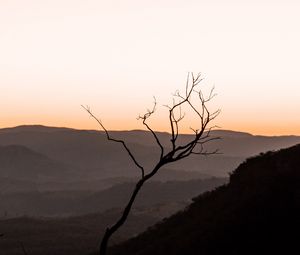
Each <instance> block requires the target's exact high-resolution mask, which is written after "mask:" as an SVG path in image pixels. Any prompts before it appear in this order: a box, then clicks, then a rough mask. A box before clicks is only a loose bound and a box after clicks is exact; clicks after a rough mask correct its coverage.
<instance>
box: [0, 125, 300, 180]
mask: <svg viewBox="0 0 300 255" xmlns="http://www.w3.org/2000/svg"><path fill="white" fill-rule="evenodd" d="M157 134H158V136H159V138H160V139H161V141H162V143H163V144H165V145H166V146H169V145H170V134H168V133H164V132H158V133H157ZM112 135H113V136H115V137H117V138H122V139H124V140H125V141H127V143H128V146H129V147H130V148H131V149H132V151H133V152H134V154H135V155H136V158H137V159H138V160H139V162H141V163H142V164H144V165H145V166H146V168H151V166H152V165H153V163H154V162H155V160H156V159H157V157H158V155H159V150H158V148H157V146H156V144H155V141H154V139H153V137H152V135H151V134H150V133H149V132H146V131H142V130H133V131H112ZM212 136H220V137H222V139H221V140H218V141H214V142H212V143H211V144H208V146H207V149H208V150H214V149H216V148H218V149H219V150H220V152H222V153H223V154H221V155H215V156H212V157H205V158H204V157H199V156H192V157H190V158H188V159H185V160H183V161H180V162H176V164H171V165H169V166H168V168H169V169H173V170H180V171H182V170H185V171H197V172H199V173H201V174H203V175H210V176H220V177H225V176H228V172H229V171H231V170H232V169H234V168H235V167H237V166H238V164H239V163H241V162H242V161H243V160H244V159H245V158H246V157H249V156H253V155H256V154H258V153H260V152H263V151H267V150H276V149H279V148H283V147H289V146H292V145H294V144H297V143H300V137H298V136H279V137H265V136H253V135H251V134H248V133H243V132H235V131H226V130H218V131H213V132H212ZM190 137H191V135H181V136H180V137H179V142H184V141H187V139H190ZM15 144H18V145H22V146H25V147H27V148H29V149H31V150H33V151H36V152H38V153H41V154H43V155H45V156H47V157H48V158H50V159H53V160H56V161H59V162H62V163H64V164H65V165H68V166H69V167H71V168H72V167H74V168H78V169H80V170H81V173H84V174H83V175H82V176H81V177H82V178H84V179H86V180H95V179H105V178H113V177H136V176H137V175H138V174H139V171H137V169H136V167H135V166H134V165H133V163H132V162H131V160H130V159H129V158H128V155H127V154H126V152H125V151H124V149H123V148H122V146H120V145H119V144H115V143H111V142H109V141H107V140H106V137H105V135H104V133H103V132H102V131H94V130H75V129H68V128H54V127H44V126H19V127H15V128H5V129H0V145H2V146H7V145H15ZM116 159H118V160H116ZM170 176H171V175H170ZM169 179H170V178H169ZM177 179H178V178H177Z"/></svg>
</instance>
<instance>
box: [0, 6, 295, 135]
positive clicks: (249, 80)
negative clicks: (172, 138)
mask: <svg viewBox="0 0 300 255" xmlns="http://www.w3.org/2000/svg"><path fill="white" fill-rule="evenodd" d="M299 13H300V2H299V1H293V0H285V1H283V0H277V1H276V0H274V1H268V0H260V1H257V0H252V1H244V0H240V1H236V0H231V1H224V0H222V1H221V0H209V1H206V0H204V1H201V0H198V1H196V0H160V1H158V0H151V1H146V0H144V1H143V0H109V1H108V0H107V1H102V0H51V1H50V0H49V1H48V0H26V1H24V0H0V116H1V117H0V128H3V127H11V126H16V125H23V124H43V125H50V126H66V127H73V128H79V129H97V128H98V125H97V123H96V122H95V121H94V120H93V119H91V118H90V117H89V116H88V114H87V113H86V112H85V111H84V110H83V109H82V108H81V105H88V106H90V108H91V109H92V111H93V113H94V114H95V115H96V116H98V117H99V118H100V119H101V120H102V121H103V123H104V124H105V126H106V127H107V128H108V129H114V130H120V129H126V130H129V129H141V128H143V126H142V124H141V123H140V122H139V121H137V119H136V117H137V116H138V115H139V114H142V113H144V112H145V111H146V110H147V108H151V106H152V103H153V96H155V97H156V99H157V102H158V110H157V113H156V115H155V116H154V117H153V119H151V121H150V124H151V125H152V127H153V128H154V129H156V130H160V131H169V122H168V116H167V109H166V108H165V107H164V106H163V105H165V104H170V103H171V102H172V93H173V92H175V91H176V90H182V91H184V88H185V82H186V77H187V73H188V72H195V73H198V72H201V75H202V77H203V78H204V80H203V82H202V83H201V86H202V88H203V90H204V92H207V91H209V89H210V88H211V87H215V91H216V93H217V94H218V95H217V97H216V98H214V99H213V100H212V101H211V102H210V104H209V107H210V109H211V111H213V110H216V109H219V108H220V109H221V110H222V113H221V115H219V117H218V118H217V119H216V120H215V122H214V123H213V124H216V125H218V126H220V127H221V128H222V129H231V130H239V131H245V132H250V133H253V134H261V135H284V134H285V135H291V134H294V135H300V118H299V109H300V75H299V73H300V72H299V71H300V70H299V68H300V47H299V45H300V32H299V24H300V15H299ZM187 116H189V115H187ZM188 121H189V119H187V123H188ZM190 121H191V123H192V124H193V125H194V124H195V123H194V122H193V121H194V118H193V116H191V119H190ZM181 131H182V132H188V128H187V126H186V127H182V130H181Z"/></svg>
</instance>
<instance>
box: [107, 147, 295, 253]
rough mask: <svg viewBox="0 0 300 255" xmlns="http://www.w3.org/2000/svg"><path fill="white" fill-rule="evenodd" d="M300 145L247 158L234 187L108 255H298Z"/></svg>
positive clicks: (220, 190) (219, 190)
mask: <svg viewBox="0 0 300 255" xmlns="http://www.w3.org/2000/svg"><path fill="white" fill-rule="evenodd" d="M299 215H300V145H297V146H294V147H291V148H288V149H283V150H280V151H278V152H268V153H265V154H261V155H259V156H257V157H253V158H249V159H247V160H246V161H245V162H244V163H242V164H241V165H240V166H239V167H238V168H237V169H236V170H235V171H234V172H233V173H232V174H231V176H230V183H229V184H226V185H223V186H222V187H219V188H217V189H216V190H214V191H212V192H207V193H205V194H203V195H200V196H199V197H197V198H195V199H194V202H193V203H192V204H191V205H190V206H189V208H187V209H186V210H185V211H183V212H179V213H177V214H175V215H174V216H172V217H170V218H168V219H166V220H164V221H163V222H162V223H160V224H157V225H155V226H154V227H152V228H150V229H149V230H148V231H146V232H144V233H143V234H141V235H139V236H138V237H136V238H133V239H131V240H129V241H127V242H125V243H123V244H121V245H119V246H114V247H112V248H111V249H110V251H109V255H117V254H120V255H121V254H122V255H129V254H130V255H135V254H139V255H153V254H155V255H165V254H168V255H195V254H201V255H211V254H214V255H217V254H239V255H240V254H249V255H250V254H251V255H252V254H299V253H300V246H299V229H300V217H299Z"/></svg>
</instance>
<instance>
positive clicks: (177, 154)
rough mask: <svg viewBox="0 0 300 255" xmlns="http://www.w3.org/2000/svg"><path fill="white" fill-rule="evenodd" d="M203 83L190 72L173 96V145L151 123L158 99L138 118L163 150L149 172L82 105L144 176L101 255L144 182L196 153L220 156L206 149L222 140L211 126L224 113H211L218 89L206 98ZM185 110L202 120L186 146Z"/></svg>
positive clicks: (103, 246)
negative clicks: (182, 90) (181, 137)
mask: <svg viewBox="0 0 300 255" xmlns="http://www.w3.org/2000/svg"><path fill="white" fill-rule="evenodd" d="M201 81H202V78H201V75H200V74H197V75H196V76H194V74H193V73H189V74H188V77H187V81H186V86H185V93H184V95H182V94H181V93H180V92H179V91H176V92H175V94H174V97H173V104H172V106H167V107H168V109H169V117H168V119H169V123H170V129H171V134H170V136H171V138H170V142H171V144H170V145H171V146H163V144H162V142H161V141H160V139H159V137H158V134H157V133H156V132H155V131H154V130H153V129H152V128H151V126H150V125H149V124H148V120H149V119H150V117H151V116H152V115H153V114H154V113H155V111H156V107H157V102H156V99H155V98H154V105H153V108H152V109H151V110H149V109H148V110H147V112H146V113H145V114H143V115H140V116H139V117H138V120H141V121H142V124H143V125H144V126H145V127H146V129H147V130H148V131H149V132H150V133H151V134H152V136H153V138H154V140H155V142H156V144H157V145H158V147H159V148H160V157H159V158H158V160H157V162H156V163H155V165H154V167H153V168H152V169H149V170H148V171H145V169H144V167H143V166H142V165H141V164H140V163H138V161H137V160H136V158H135V156H134V155H133V153H132V152H131V150H130V149H129V148H128V146H127V145H126V143H125V142H124V141H123V140H120V139H115V138H112V137H111V136H110V133H109V131H108V130H107V129H106V128H105V126H104V125H103V123H102V122H101V121H100V120H99V119H98V118H97V117H96V116H95V115H94V114H93V113H92V112H91V110H90V108H89V107H87V106H82V107H83V108H84V109H85V110H86V111H87V112H88V113H89V115H90V116H91V117H92V118H94V119H95V120H96V121H97V122H98V124H99V125H100V127H101V128H102V129H103V131H104V132H105V134H106V137H107V139H108V140H109V141H112V142H116V143H121V144H122V146H123V147H124V149H125V150H126V151H127V153H128V155H129V157H130V158H131V159H132V161H133V162H134V164H135V165H136V166H137V167H138V168H139V169H140V171H141V177H140V179H139V180H138V181H137V183H136V185H135V188H134V190H133V192H132V194H131V195H130V197H129V200H128V202H127V205H126V206H125V208H124V210H123V212H122V214H121V216H120V218H119V219H118V220H117V221H116V223H115V224H113V225H112V226H111V227H109V228H107V229H106V231H105V234H104V236H103V239H102V241H101V245H100V255H105V254H106V251H107V246H108V242H109V239H110V237H111V236H112V235H113V234H114V233H115V232H116V231H117V230H118V229H119V228H120V227H121V226H122V225H123V224H124V223H125V221H126V220H127V217H128V215H129V213H130V210H131V208H132V206H133V203H134V201H135V199H136V197H137V195H138V193H139V191H140V189H141V188H142V186H143V185H144V183H145V182H147V181H148V180H149V179H151V178H152V177H153V176H154V175H155V174H156V173H157V172H158V171H159V170H160V169H161V168H162V167H163V166H165V165H167V164H169V163H171V162H175V161H179V160H181V159H183V158H186V157H188V156H190V155H192V154H196V155H204V156H208V155H212V154H217V153H218V150H214V151H206V150H205V148H204V146H205V144H207V143H209V142H212V141H214V140H217V139H219V137H211V136H210V134H211V130H212V129H213V128H214V127H215V126H212V127H209V124H210V123H211V122H212V121H213V120H214V119H215V118H216V117H217V116H218V115H219V113H220V110H217V111H214V112H213V113H211V112H210V111H209V110H208V107H207V103H208V102H209V101H211V100H212V99H213V98H214V97H215V95H216V94H215V93H214V89H212V90H211V91H210V93H209V96H208V97H205V96H204V95H203V93H202V91H201V90H200V89H198V87H199V84H200V83H201ZM194 100H197V103H194ZM183 107H185V108H187V110H191V112H193V113H194V114H195V115H196V117H197V118H198V127H197V128H191V130H192V131H193V133H194V134H193V135H192V136H191V139H190V140H189V141H187V142H186V143H185V144H181V145H180V144H179V143H178V137H179V135H180V123H181V121H182V120H183V119H184V118H185V116H186V114H185V113H182V109H183Z"/></svg>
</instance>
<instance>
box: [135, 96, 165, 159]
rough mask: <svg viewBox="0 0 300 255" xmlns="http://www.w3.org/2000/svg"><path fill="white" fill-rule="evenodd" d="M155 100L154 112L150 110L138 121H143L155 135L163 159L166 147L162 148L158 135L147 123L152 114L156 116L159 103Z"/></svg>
mask: <svg viewBox="0 0 300 255" xmlns="http://www.w3.org/2000/svg"><path fill="white" fill-rule="evenodd" d="M153 98H154V104H153V108H152V110H151V111H150V110H148V111H147V112H146V113H145V114H144V115H142V116H141V115H140V116H139V117H138V118H137V119H138V120H140V119H141V120H142V122H143V125H144V126H145V127H146V128H147V129H148V130H149V131H150V133H151V134H152V135H153V137H154V139H155V141H156V143H157V144H158V146H159V148H160V158H162V157H163V156H164V147H163V146H162V144H161V142H160V141H159V139H158V136H157V135H156V133H155V132H154V130H153V129H152V128H151V127H150V126H149V125H148V123H147V122H146V121H147V119H149V118H150V117H151V115H152V114H154V112H155V110H156V105H157V102H156V98H155V97H153Z"/></svg>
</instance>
